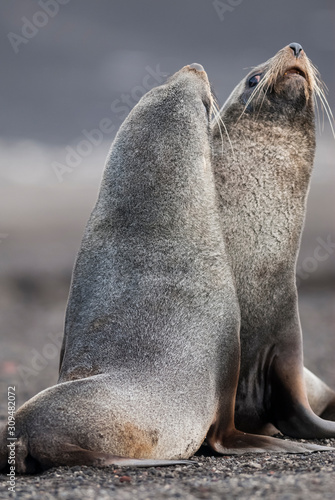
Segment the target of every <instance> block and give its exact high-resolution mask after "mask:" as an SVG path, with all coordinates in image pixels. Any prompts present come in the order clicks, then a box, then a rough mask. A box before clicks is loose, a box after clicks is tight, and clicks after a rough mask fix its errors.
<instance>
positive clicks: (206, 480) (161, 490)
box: [0, 275, 335, 500]
mask: <svg viewBox="0 0 335 500" xmlns="http://www.w3.org/2000/svg"><path fill="white" fill-rule="evenodd" d="M68 285H69V276H67V275H64V276H63V277H59V276H58V277H57V278H56V277H54V276H49V277H41V279H40V280H39V279H37V278H36V277H34V279H30V278H29V277H26V278H24V279H23V278H22V277H20V279H18V280H15V279H13V278H10V279H8V281H6V280H3V281H2V283H1V285H0V292H3V291H4V290H5V291H6V293H2V294H1V293H0V295H1V296H2V301H3V303H2V306H5V307H2V309H3V311H4V316H3V320H4V324H5V326H6V327H7V331H9V332H10V335H9V336H8V338H7V339H6V341H5V342H3V348H2V351H1V353H0V362H1V371H0V388H1V394H2V398H1V405H0V425H1V426H2V425H3V424H4V422H5V419H6V406H7V402H6V397H5V395H6V393H7V387H8V386H9V385H15V386H16V393H17V401H16V403H17V407H19V406H20V405H21V404H22V403H23V402H24V401H25V400H27V399H28V398H30V397H31V396H33V395H34V394H36V393H37V392H39V391H40V390H42V389H44V388H45V387H48V386H50V385H52V384H54V383H56V381H57V367H58V351H59V347H58V346H59V339H61V332H62V327H63V318H64V311H65V304H66V299H67V290H68ZM1 288H3V289H2V290H1ZM334 295H335V293H334V290H333V289H331V288H327V287H326V288H325V287H320V288H307V289H304V290H302V291H300V311H301V321H302V327H303V331H304V348H305V364H306V366H307V367H308V368H310V369H311V370H313V371H314V372H315V373H317V375H318V376H320V377H322V378H323V379H324V380H325V381H326V382H327V383H328V384H330V385H331V386H335V369H334V352H335V345H334V342H335V338H334V327H335V310H334V302H335V301H334ZM6 304H8V307H6ZM10 304H11V305H12V304H16V306H15V307H14V308H13V306H12V307H9V305H10ZM22 332H24V335H22ZM46 355H47V356H48V358H49V359H47V356H46ZM37 360H38V362H37ZM314 442H315V443H318V444H323V445H326V446H333V447H335V439H333V440H329V439H328V440H316V441H314ZM192 460H193V461H194V465H187V466H172V467H159V468H148V469H140V468H139V469H129V468H117V469H115V468H113V467H108V468H106V469H97V468H90V467H79V466H77V467H71V468H69V467H59V468H54V469H50V470H48V471H46V472H44V473H40V474H37V475H33V476H17V477H16V488H15V493H12V492H10V491H8V484H7V477H6V476H5V475H1V474H0V498H20V499H28V498H29V499H30V498H32V499H35V498H36V499H39V498H43V499H46V500H53V499H64V500H70V499H71V500H72V499H77V498H78V499H102V500H104V499H120V500H128V499H129V500H130V499H132V500H133V499H136V500H145V499H156V498H158V499H160V498H162V499H164V498H181V499H186V500H189V499H198V498H201V499H213V500H216V499H224V498H227V499H228V498H229V499H231V498H238V499H256V498H271V499H280V500H288V499H301V500H306V499H313V500H314V499H320V500H321V499H333V498H334V491H335V451H329V452H317V453H311V454H302V455H286V454H271V455H270V454H259V455H255V454H254V455H251V454H249V455H244V456H242V457H232V456H229V457H227V456H212V452H211V451H210V450H209V449H208V448H207V447H206V446H203V447H202V448H201V449H200V450H199V452H198V454H197V455H196V456H195V457H193V458H192Z"/></svg>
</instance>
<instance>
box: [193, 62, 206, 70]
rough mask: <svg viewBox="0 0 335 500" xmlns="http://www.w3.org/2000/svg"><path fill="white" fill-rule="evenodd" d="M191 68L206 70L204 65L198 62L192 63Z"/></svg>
mask: <svg viewBox="0 0 335 500" xmlns="http://www.w3.org/2000/svg"><path fill="white" fill-rule="evenodd" d="M189 68H190V69H195V70H196V71H205V70H204V67H203V66H201V64H198V63H193V64H190V65H189Z"/></svg>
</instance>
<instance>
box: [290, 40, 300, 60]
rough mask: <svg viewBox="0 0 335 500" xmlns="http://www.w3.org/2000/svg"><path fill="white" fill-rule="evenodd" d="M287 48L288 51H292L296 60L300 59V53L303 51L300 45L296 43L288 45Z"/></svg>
mask: <svg viewBox="0 0 335 500" xmlns="http://www.w3.org/2000/svg"><path fill="white" fill-rule="evenodd" d="M289 47H290V49H292V50H293V54H294V56H295V57H296V58H298V57H300V55H301V52H302V50H303V49H302V46H301V45H300V43H296V42H293V43H290V45H289Z"/></svg>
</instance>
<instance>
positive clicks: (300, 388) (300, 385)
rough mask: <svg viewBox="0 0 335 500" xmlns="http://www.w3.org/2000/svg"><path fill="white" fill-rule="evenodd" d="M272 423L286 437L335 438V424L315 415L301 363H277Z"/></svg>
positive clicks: (274, 369) (272, 400)
mask: <svg viewBox="0 0 335 500" xmlns="http://www.w3.org/2000/svg"><path fill="white" fill-rule="evenodd" d="M270 413H271V415H270V419H271V422H272V423H273V424H274V425H275V426H276V427H277V428H278V429H279V430H280V432H282V433H283V434H286V435H287V436H290V437H293V438H298V439H299V438H302V439H319V438H333V437H335V422H332V421H330V420H324V419H323V418H320V417H318V416H317V415H315V413H313V411H312V409H311V407H310V404H309V402H308V397H307V391H306V387H305V382H304V372H303V366H302V363H301V364H300V363H299V362H297V360H296V359H288V358H286V359H284V360H283V359H277V360H276V361H275V363H274V364H273V370H272V373H271V405H270Z"/></svg>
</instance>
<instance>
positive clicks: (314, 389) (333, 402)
mask: <svg viewBox="0 0 335 500" xmlns="http://www.w3.org/2000/svg"><path fill="white" fill-rule="evenodd" d="M304 379H305V386H306V391H307V398H308V402H309V404H310V406H311V408H312V410H313V412H314V413H315V414H316V415H318V416H319V417H321V418H324V419H325V420H335V392H334V391H333V390H332V389H331V388H330V387H329V386H328V385H327V384H325V383H324V382H323V381H322V380H321V379H319V378H318V377H317V376H316V375H314V373H312V372H311V371H309V370H308V369H307V368H305V367H304Z"/></svg>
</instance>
